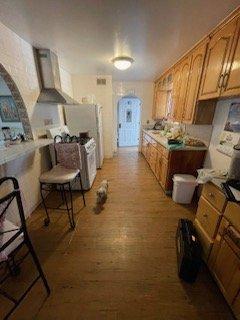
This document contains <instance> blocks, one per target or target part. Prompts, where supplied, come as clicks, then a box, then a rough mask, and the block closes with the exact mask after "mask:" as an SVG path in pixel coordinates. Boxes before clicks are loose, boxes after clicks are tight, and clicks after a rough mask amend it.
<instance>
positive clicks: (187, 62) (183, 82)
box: [175, 55, 191, 121]
mask: <svg viewBox="0 0 240 320" xmlns="http://www.w3.org/2000/svg"><path fill="white" fill-rule="evenodd" d="M190 68H191V55H189V56H187V57H186V58H185V59H184V60H183V62H182V63H181V75H180V88H179V98H178V106H177V111H176V115H175V120H176V121H182V118H183V110H184V105H185V101H186V95H187V87H188V79H189V74H190Z"/></svg>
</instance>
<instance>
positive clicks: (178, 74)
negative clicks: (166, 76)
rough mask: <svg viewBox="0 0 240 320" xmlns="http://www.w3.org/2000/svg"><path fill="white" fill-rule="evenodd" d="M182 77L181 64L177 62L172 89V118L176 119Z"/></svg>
mask: <svg viewBox="0 0 240 320" xmlns="http://www.w3.org/2000/svg"><path fill="white" fill-rule="evenodd" d="M180 79H181V64H180V63H179V64H177V65H176V66H175V67H174V70H173V89H172V113H171V115H170V117H169V118H170V119H173V120H174V119H175V118H176V116H177V109H178V102H179V89H180Z"/></svg>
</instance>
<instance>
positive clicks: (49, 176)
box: [39, 164, 79, 184]
mask: <svg viewBox="0 0 240 320" xmlns="http://www.w3.org/2000/svg"><path fill="white" fill-rule="evenodd" d="M78 174H79V169H67V168H65V167H63V166H62V165H60V164H58V165H56V166H54V167H53V168H52V169H51V170H49V171H47V172H44V173H43V174H42V175H41V176H40V178H39V181H40V182H42V183H49V184H51V183H56V184H58V183H59V184H63V183H68V182H71V181H73V180H74V179H75V178H76V176H77V175H78Z"/></svg>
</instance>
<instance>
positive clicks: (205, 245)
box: [194, 219, 213, 262]
mask: <svg viewBox="0 0 240 320" xmlns="http://www.w3.org/2000/svg"><path fill="white" fill-rule="evenodd" d="M194 226H195V229H196V231H197V235H198V238H199V241H200V243H201V246H202V258H203V260H204V261H205V262H207V260H208V257H209V254H210V251H211V249H212V246H213V240H212V239H211V238H209V236H208V235H207V234H206V232H205V231H204V230H203V228H202V226H201V224H200V223H199V221H198V220H197V219H195V221H194Z"/></svg>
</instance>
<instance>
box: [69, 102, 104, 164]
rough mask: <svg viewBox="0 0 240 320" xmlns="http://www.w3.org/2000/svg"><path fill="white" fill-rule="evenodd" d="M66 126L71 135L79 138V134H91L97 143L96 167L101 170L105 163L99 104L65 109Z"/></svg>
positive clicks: (71, 106) (72, 106) (80, 105)
mask: <svg viewBox="0 0 240 320" xmlns="http://www.w3.org/2000/svg"><path fill="white" fill-rule="evenodd" d="M64 109H65V117H66V125H67V126H68V129H69V132H70V135H75V136H79V132H86V131H88V132H89V136H90V137H93V138H94V140H95V141H96V145H97V146H96V165H97V168H98V169H100V168H101V167H102V163H103V133H102V107H101V106H100V105H97V104H79V105H68V106H65V107H64Z"/></svg>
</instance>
